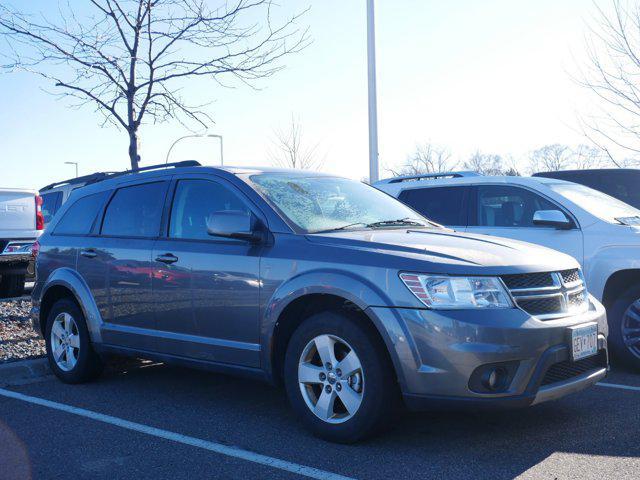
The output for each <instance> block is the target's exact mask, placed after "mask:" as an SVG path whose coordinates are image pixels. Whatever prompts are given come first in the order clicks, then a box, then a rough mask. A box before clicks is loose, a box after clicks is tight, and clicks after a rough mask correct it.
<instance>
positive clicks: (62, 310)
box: [45, 298, 103, 383]
mask: <svg viewBox="0 0 640 480" xmlns="http://www.w3.org/2000/svg"><path fill="white" fill-rule="evenodd" d="M45 341H46V345H47V357H48V359H49V365H50V366H51V370H52V371H53V373H55V375H56V376H57V377H58V378H59V379H60V380H62V381H63V382H65V383H82V382H86V381H88V380H92V379H93V378H95V377H97V376H98V375H100V373H102V369H103V364H102V360H101V359H100V356H99V355H98V354H97V353H96V352H95V350H94V349H93V347H92V345H91V341H90V338H89V331H88V330H87V324H86V322H85V318H84V315H83V314H82V311H81V310H80V308H79V307H78V305H77V304H76V303H75V302H74V301H72V300H70V299H66V298H65V299H62V300H58V301H57V302H56V303H55V304H54V305H53V307H52V308H51V311H50V312H49V316H48V317H47V327H46V331H45Z"/></svg>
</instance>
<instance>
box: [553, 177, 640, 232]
mask: <svg viewBox="0 0 640 480" xmlns="http://www.w3.org/2000/svg"><path fill="white" fill-rule="evenodd" d="M549 187H550V188H551V189H552V190H553V191H555V192H557V193H559V194H560V195H562V196H563V197H565V198H567V199H568V200H570V201H572V202H573V203H575V204H576V205H578V206H580V207H582V208H584V209H585V210H586V211H588V212H589V213H591V214H593V215H595V216H596V217H598V218H601V219H602V220H605V221H607V222H610V223H622V224H625V225H629V224H637V221H634V220H633V219H640V210H638V209H637V208H634V207H632V206H631V205H628V204H626V203H624V202H622V201H620V200H618V199H616V198H613V197H610V196H609V195H607V194H606V193H602V192H599V191H598V190H594V189H593V188H589V187H585V186H584V185H578V184H575V183H553V184H549Z"/></svg>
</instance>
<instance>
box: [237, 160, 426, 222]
mask: <svg viewBox="0 0 640 480" xmlns="http://www.w3.org/2000/svg"><path fill="white" fill-rule="evenodd" d="M250 179H251V181H252V182H253V184H254V185H255V186H256V188H257V189H258V190H259V191H260V192H261V193H262V194H263V195H264V196H265V197H266V198H267V200H269V202H270V203H271V204H272V205H273V206H275V207H276V208H277V209H278V210H279V211H280V212H281V213H282V214H283V215H284V216H285V217H286V218H287V219H288V220H289V221H290V222H291V223H293V224H295V225H296V226H297V227H298V228H299V229H300V230H302V231H303V232H304V233H319V232H324V231H332V230H346V229H351V228H353V229H357V228H392V227H403V226H404V227H409V226H410V227H424V226H428V225H429V221H428V220H426V219H425V218H424V217H422V216H420V215H419V214H418V213H416V212H414V211H413V210H411V209H410V208H409V207H407V206H405V205H404V204H403V203H400V202H399V201H398V200H396V199H395V198H392V197H390V196H389V195H387V194H386V193H383V192H381V191H380V190H377V189H375V188H373V187H371V186H369V185H365V184H364V183H361V182H357V181H355V180H349V179H346V178H339V177H321V176H303V175H295V174H278V173H275V174H261V175H252V176H251V177H250Z"/></svg>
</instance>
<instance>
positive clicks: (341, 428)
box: [284, 312, 399, 443]
mask: <svg viewBox="0 0 640 480" xmlns="http://www.w3.org/2000/svg"><path fill="white" fill-rule="evenodd" d="M325 337H328V339H329V340H330V341H333V342H335V343H334V344H333V347H332V349H333V352H334V355H335V357H334V359H335V360H337V363H336V365H331V367H332V368H330V369H327V367H326V365H324V366H323V367H320V366H319V365H321V364H323V363H324V362H323V361H322V360H321V359H320V356H319V355H318V352H319V351H320V348H318V347H317V345H327V343H326V342H327V338H325ZM316 342H317V343H316ZM321 348H322V347H321ZM322 350H323V351H324V352H327V351H328V350H327V349H325V348H322ZM351 350H352V351H353V352H354V353H355V355H356V357H355V358H357V360H359V364H360V366H361V368H360V370H358V371H357V372H359V373H355V374H353V375H350V376H349V377H348V378H347V372H344V373H343V372H341V371H340V372H339V371H338V370H339V367H340V365H343V366H344V368H349V365H347V363H349V362H345V361H344V360H345V358H346V355H347V354H350V352H351ZM314 352H315V353H314ZM323 356H324V357H325V358H326V357H327V354H326V353H324V354H323ZM353 358H354V357H350V359H351V360H353ZM300 363H302V364H304V365H308V366H310V367H312V368H313V370H309V371H308V372H309V373H310V374H311V376H312V377H313V378H312V380H311V382H312V383H305V384H301V383H299V364H300ZM351 363H352V364H354V365H356V363H354V362H353V361H352V362H351ZM352 368H353V367H352ZM352 368H349V370H352ZM332 372H333V377H332V376H331V375H330V374H331V373H332ZM316 373H318V381H317V382H316V381H315V374H316ZM321 374H324V380H323V381H321ZM338 374H340V375H342V376H338ZM284 382H285V387H286V390H287V396H288V397H289V401H290V403H291V405H292V407H293V409H294V410H295V411H296V413H297V414H298V415H299V416H300V417H301V418H302V420H303V422H304V423H305V424H306V426H307V427H308V428H309V429H310V430H311V431H312V432H313V433H314V434H315V435H316V436H318V437H320V438H322V439H325V440H328V441H331V442H337V443H354V442H357V441H358V440H361V439H364V438H366V437H368V436H370V435H373V434H374V433H376V432H378V431H379V430H380V429H382V428H383V427H385V426H388V425H389V424H390V423H391V420H392V419H393V417H394V414H395V412H396V409H395V407H396V406H397V403H398V402H397V401H398V399H399V389H398V385H397V382H396V379H395V373H394V369H393V365H392V364H391V362H390V360H389V356H388V353H387V351H386V347H385V346H384V344H383V342H382V340H381V339H380V338H379V337H378V336H377V332H375V331H372V329H371V327H370V326H369V325H366V324H365V323H364V322H363V321H362V320H361V319H359V318H355V317H351V316H348V315H345V314H343V313H339V312H323V313H319V314H316V315H313V316H311V317H309V318H308V319H306V320H305V321H304V322H303V323H302V324H301V325H300V326H299V327H298V328H297V330H296V331H295V332H294V333H293V336H292V337H291V340H290V341H289V344H288V346H287V352H286V356H285V364H284ZM331 382H334V383H331ZM338 385H340V386H338ZM327 387H332V388H331V389H330V390H331V392H332V393H331V394H328V392H327ZM338 389H340V390H338ZM323 394H324V395H325V397H324V399H326V398H328V397H326V395H329V396H331V395H333V397H334V401H333V406H332V407H331V408H330V409H326V410H325V409H321V408H320V409H318V408H316V411H332V412H333V416H332V417H331V418H327V417H328V416H327V415H324V414H322V417H323V418H321V417H320V416H318V415H317V414H316V413H314V411H313V408H314V401H315V407H318V405H319V404H320V403H321V401H320V400H321V398H323V397H322V395H323ZM336 398H339V399H340V400H339V401H338V400H336ZM343 398H344V399H345V401H346V402H347V403H343V401H342V399H343ZM358 399H359V401H360V403H359V404H358V403H357V400H358ZM329 403H330V402H329ZM326 404H327V403H323V405H326ZM347 404H350V405H351V407H352V408H351V412H350V411H349V410H348V409H347V407H346V405H347ZM356 405H357V408H356V407H355V406H356Z"/></svg>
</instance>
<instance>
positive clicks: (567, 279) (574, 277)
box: [560, 268, 581, 283]
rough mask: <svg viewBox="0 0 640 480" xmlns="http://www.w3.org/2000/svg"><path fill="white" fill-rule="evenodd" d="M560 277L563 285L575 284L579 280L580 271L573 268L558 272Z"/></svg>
mask: <svg viewBox="0 0 640 480" xmlns="http://www.w3.org/2000/svg"><path fill="white" fill-rule="evenodd" d="M560 275H561V276H562V281H563V282H564V283H576V282H579V281H580V280H581V278H580V270H578V269H577V268H574V269H572V270H563V271H561V272H560Z"/></svg>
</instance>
